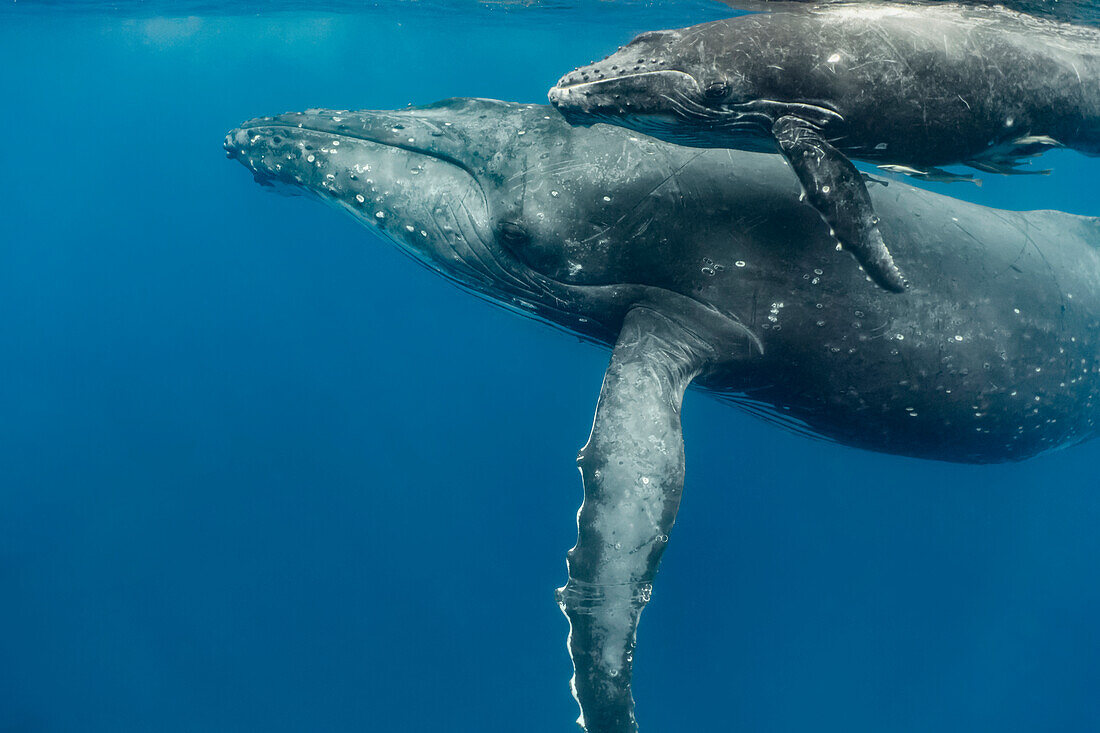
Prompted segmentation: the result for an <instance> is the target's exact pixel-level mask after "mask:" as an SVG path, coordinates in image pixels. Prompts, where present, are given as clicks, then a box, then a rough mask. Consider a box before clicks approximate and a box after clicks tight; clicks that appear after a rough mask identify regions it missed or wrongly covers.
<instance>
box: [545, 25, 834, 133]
mask: <svg viewBox="0 0 1100 733" xmlns="http://www.w3.org/2000/svg"><path fill="white" fill-rule="evenodd" d="M740 25H741V24H740V23H736V22H734V21H731V20H720V21H714V22H711V23H704V24H702V25H699V26H692V27H690V28H684V29H680V30H666V31H651V32H648V33H643V34H641V35H640V36H638V37H637V38H635V39H634V40H633V41H631V42H630V43H629V44H627V45H626V46H623V47H621V48H620V49H619V50H618V51H616V52H615V53H613V54H611V55H610V56H608V57H607V58H605V59H603V60H602V61H598V62H595V63H592V64H589V65H588V66H583V67H580V68H577V69H574V70H573V71H572V72H570V73H568V74H566V75H565V76H563V77H562V78H561V79H560V80H559V81H558V83H557V85H555V86H554V87H553V88H552V89H550V92H549V95H548V96H549V99H550V103H551V104H553V105H554V106H555V107H556V108H557V109H558V111H559V112H561V113H562V115H563V116H564V117H565V118H566V119H568V120H569V121H570V122H572V123H573V124H580V125H588V124H592V123H595V122H608V123H612V124H616V125H620V126H623V127H628V128H631V129H634V130H638V131H639V132H643V133H645V134H648V135H652V136H654V137H657V138H660V139H662V140H666V141H668V142H673V143H677V144H680V145H690V146H698V147H730V148H739V149H742V150H753V151H758V152H772V151H774V143H773V142H772V139H771V136H770V130H771V127H772V125H773V123H774V122H775V120H776V119H777V118H778V117H780V116H782V115H784V114H792V113H793V114H798V115H799V116H801V117H803V118H806V119H809V120H810V121H812V122H814V123H816V124H820V125H826V124H828V123H830V122H834V121H836V120H837V119H838V118H839V115H837V114H835V113H834V112H832V111H831V110H828V109H823V108H817V107H814V106H812V105H807V104H793V105H792V104H787V103H781V102H776V101H774V100H771V99H768V97H769V96H770V94H769V92H768V89H767V88H766V87H767V84H762V82H763V81H764V80H763V79H761V78H755V77H756V76H758V74H756V73H755V72H754V70H753V68H752V66H753V65H752V64H751V63H748V60H749V56H748V55H746V54H745V53H744V50H743V49H742V48H741V47H740V45H739V44H737V43H735V42H733V41H732V40H731V39H736V38H740V37H743V36H744V33H743V32H742V29H741V28H740Z"/></svg>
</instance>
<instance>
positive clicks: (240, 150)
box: [224, 99, 1100, 733]
mask: <svg viewBox="0 0 1100 733" xmlns="http://www.w3.org/2000/svg"><path fill="white" fill-rule="evenodd" d="M224 145H225V149H226V151H227V154H228V156H229V157H230V158H233V159H236V160H238V161H240V162H241V163H242V164H244V165H245V166H246V167H247V168H248V169H249V170H250V171H252V173H253V175H254V176H255V177H256V179H257V180H258V181H259V182H260V183H262V184H265V185H273V186H279V187H283V188H286V189H289V190H294V191H298V192H300V193H303V194H307V195H310V196H313V197H316V198H318V199H320V200H321V201H323V202H326V203H328V204H331V205H333V206H336V207H337V208H339V209H341V210H343V211H345V212H347V213H348V214H350V215H351V216H353V217H354V218H356V219H357V220H358V221H360V222H362V223H363V224H365V225H367V226H368V227H369V228H371V229H373V230H374V231H375V232H377V233H378V234H379V235H381V236H383V237H385V238H386V239H388V240H390V241H392V242H393V243H394V244H396V246H398V247H400V248H401V249H403V250H404V251H405V252H407V253H409V254H410V255H412V256H413V257H415V258H416V259H417V260H418V261H419V262H421V263H422V264H423V265H425V266H426V267H429V268H431V269H432V270H434V271H436V272H438V273H439V274H441V275H443V276H444V277H446V278H448V279H449V280H451V281H452V282H454V283H456V284H457V285H459V286H460V287H462V288H465V289H467V290H469V291H471V292H473V293H475V294H477V295H479V296H481V297H485V298H487V299H490V300H492V301H493V302H495V303H498V304H500V305H502V306H504V307H506V308H509V309H511V310H513V311H515V312H517V313H519V314H523V315H526V316H529V317H532V318H536V319H538V320H540V321H543V322H545V323H547V324H550V325H552V326H555V327H557V328H559V329H562V330H565V331H567V332H569V333H572V334H576V335H578V336H580V337H582V338H585V339H588V340H590V341H593V342H596V343H599V344H603V345H606V346H607V347H609V348H610V349H611V357H610V363H609V366H608V368H607V372H606V374H605V376H604V380H603V384H602V387H601V389H600V393H599V399H598V402H597V407H596V415H595V420H594V421H593V424H592V432H591V436H590V438H589V440H588V443H587V444H586V445H585V446H584V447H583V448H582V449H581V451H580V456H579V459H578V460H579V465H580V469H581V474H582V480H583V485H584V502H583V504H582V506H581V509H580V511H579V513H578V516H577V525H578V539H577V543H576V545H575V546H574V547H573V548H572V549H571V550H570V551H569V553H568V562H567V564H568V582H567V583H566V585H565V586H564V587H563V588H561V589H559V591H558V595H557V598H558V602H559V605H560V607H561V608H562V610H563V612H564V613H565V615H566V617H567V618H568V620H569V624H570V633H569V637H568V645H569V651H570V654H571V656H572V659H573V664H574V676H573V680H572V690H573V693H574V695H575V697H576V699H577V701H578V702H579V704H580V707H581V718H580V721H579V722H580V724H581V725H582V726H583V727H584V728H585V729H586V730H588V731H590V733H620V732H624V731H635V730H637V724H636V722H635V717H634V700H633V697H632V694H631V685H630V683H631V673H632V668H633V667H632V665H633V659H634V651H635V635H636V629H637V623H638V617H639V614H640V613H641V611H642V608H643V607H644V606H645V604H646V603H647V601H648V600H649V598H650V594H651V592H652V584H653V581H654V579H655V576H656V573H657V568H658V564H659V562H660V559H661V556H662V553H663V552H664V550H665V548H666V546H667V544H668V541H669V535H670V534H671V531H672V525H673V522H674V521H675V518H676V512H677V508H678V506H679V502H680V496H681V492H682V489H683V485H684V450H683V440H682V436H681V427H680V408H681V400H682V397H683V395H684V392H685V390H686V389H687V388H688V387H689V386H694V387H696V388H698V389H701V390H704V391H706V392H707V393H709V394H711V395H713V396H714V397H716V398H718V399H722V400H725V401H728V402H730V403H731V404H734V405H737V406H739V407H741V408H743V409H745V410H748V411H750V412H752V413H754V414H756V415H759V416H760V417H763V418H764V419H767V420H770V421H772V422H775V423H778V424H780V425H782V426H785V427H787V428H790V429H792V430H797V431H799V432H802V433H806V434H810V435H814V436H817V437H820V438H823V439H826V440H831V441H836V442H838V443H843V444H847V445H851V446H856V447H860V448H865V449H869V450H876V451H883V452H888V453H896V454H903V455H909V456H917V457H922V458H928V459H936V460H943V461H957V462H968V463H989V462H1001V461H1016V460H1022V459H1025V458H1028V457H1029V456H1033V455H1036V454H1038V453H1041V452H1044V451H1049V450H1053V449H1056V448H1060V447H1064V446H1068V445H1071V444H1074V443H1077V442H1080V441H1083V440H1086V439H1088V438H1090V437H1093V436H1094V435H1095V434H1096V431H1097V421H1098V419H1100V415H1098V405H1100V401H1098V398H1100V351H1098V346H1100V344H1098V340H1100V286H1098V284H1100V220H1097V219H1094V218H1088V217H1079V216H1072V215H1069V214H1062V213H1058V212H1049V211H1043V212H1025V213H1018V212H1010V211H1000V210H995V209H989V208H984V207H981V206H977V205H974V204H969V203H964V202H961V201H957V200H954V199H951V198H947V197H944V196H941V195H937V194H935V193H931V192H927V191H921V190H918V189H914V188H912V187H909V186H906V185H904V184H891V185H890V186H889V187H888V188H887V187H882V186H875V187H874V190H873V191H872V192H871V197H872V199H873V201H874V204H875V207H876V209H877V211H878V212H879V215H880V217H881V221H880V226H881V227H882V230H883V232H884V234H886V235H887V236H889V237H890V238H891V241H893V242H894V244H895V247H896V249H897V251H898V253H899V254H900V255H901V256H904V257H905V259H906V262H907V263H909V264H908V267H909V269H910V271H911V272H913V273H914V274H915V275H918V277H917V278H915V280H914V284H913V286H912V287H911V289H910V292H909V295H908V297H907V298H906V299H904V301H903V300H901V299H898V298H895V297H893V296H892V295H890V294H889V293H887V292H885V291H883V290H882V289H880V288H878V287H877V286H875V285H874V284H872V283H869V282H867V280H866V278H865V277H863V276H862V275H860V274H859V273H858V272H857V271H856V270H855V268H849V267H843V266H840V265H838V263H837V262H836V261H835V258H834V257H832V256H831V253H830V252H829V251H828V250H829V248H828V247H826V246H825V245H826V244H827V243H828V234H827V232H826V231H824V228H823V227H821V226H820V221H819V219H818V216H817V214H816V213H814V212H813V211H812V210H811V209H809V208H808V207H806V206H805V205H804V204H802V203H801V202H800V191H799V187H798V184H797V182H796V181H795V180H794V179H793V178H792V177H791V176H790V175H789V171H788V170H787V168H786V167H785V166H784V165H783V162H782V159H781V158H780V157H779V156H775V155H766V154H759V153H751V152H740V151H735V150H698V149H692V148H685V147H680V146H676V145H670V144H667V143H663V142H661V141H658V140H656V139H653V138H650V137H646V136H639V135H635V134H634V133H632V132H630V131H628V130H625V129H623V128H621V127H616V126H609V125H595V126H592V127H589V128H583V127H572V126H570V125H569V124H568V123H567V122H566V121H564V120H563V119H562V118H561V117H560V116H559V115H557V114H556V113H554V111H553V110H552V109H551V108H550V107H547V106H537V105H523V104H512V103H505V102H497V101H491V100H480V99H451V100H446V101H443V102H440V103H437V104H434V105H430V106H426V107H414V108H409V109H405V110H401V111H355V112H349V111H337V110H320V109H318V110H310V111H306V112H302V113H291V114H283V115H278V116H274V117H261V118H258V119H254V120H251V121H249V122H247V123H245V124H244V125H242V126H241V127H239V128H238V129H235V130H233V131H232V132H230V133H229V135H228V136H227V137H226V139H225V143H224ZM733 445H734V444H733V443H731V449H734V448H733V447H732V446H733Z"/></svg>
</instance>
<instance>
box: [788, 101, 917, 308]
mask: <svg viewBox="0 0 1100 733" xmlns="http://www.w3.org/2000/svg"><path fill="white" fill-rule="evenodd" d="M772 134H773V135H775V139H776V142H777V143H778V144H779V149H780V150H781V151H782V152H783V155H784V156H785V157H786V158H787V160H788V162H790V164H791V167H792V168H794V172H795V174H796V175H797V176H798V180H799V181H801V182H802V188H803V189H804V190H805V192H806V198H807V200H808V201H809V202H810V205H812V206H813V207H814V208H815V209H817V211H818V213H820V214H821V216H822V218H823V219H825V222H826V223H827V224H828V225H829V226H830V227H831V228H832V230H833V234H834V236H836V238H837V239H838V240H839V241H840V243H841V244H842V245H843V246H844V247H845V248H847V249H848V250H849V251H850V252H851V253H852V254H853V255H854V256H855V258H856V259H857V260H858V261H859V263H860V264H861V265H863V269H864V270H865V271H866V272H867V274H868V275H869V276H870V277H871V279H872V280H874V281H875V283H877V284H878V285H879V286H881V287H883V288H885V289H886V290H889V291H892V292H895V293H900V292H903V291H904V290H905V288H906V287H907V284H906V282H905V278H903V277H902V275H901V271H900V270H898V266H897V265H895V264H894V258H893V257H892V256H891V255H890V251H889V250H888V249H887V248H886V243H885V242H883V241H882V234H881V233H880V232H879V229H878V217H877V216H875V210H874V207H873V206H872V205H871V196H870V195H869V194H868V193H867V187H866V185H865V184H864V182H863V176H862V175H861V174H860V172H859V171H858V170H857V169H856V167H855V166H854V165H852V161H850V160H848V159H847V158H846V157H845V156H844V155H843V154H842V153H841V152H840V151H839V150H837V149H836V148H834V147H833V146H832V145H830V144H829V143H828V142H827V141H826V140H825V138H823V137H822V136H821V134H820V133H819V132H818V130H817V129H816V128H815V127H814V126H813V125H812V124H810V123H809V122H807V121H806V120H803V119H801V118H799V117H793V116H790V115H787V116H784V117H780V118H779V119H778V120H776V121H775V124H774V125H773V126H772Z"/></svg>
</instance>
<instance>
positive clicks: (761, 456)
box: [0, 0, 1100, 733]
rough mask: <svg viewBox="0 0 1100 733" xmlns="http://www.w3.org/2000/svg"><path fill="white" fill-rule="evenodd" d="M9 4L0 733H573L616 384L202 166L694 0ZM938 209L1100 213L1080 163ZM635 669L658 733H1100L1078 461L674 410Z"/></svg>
mask: <svg viewBox="0 0 1100 733" xmlns="http://www.w3.org/2000/svg"><path fill="white" fill-rule="evenodd" d="M310 7H311V6H309V5H307V4H305V3H287V4H285V5H278V6H276V5H269V4H262V3H256V2H252V3H242V4H233V3H217V2H212V1H211V2H205V3H185V4H178V3H168V2H163V3H141V2H113V3H100V2H83V3H49V4H46V3H43V4H32V3H26V2H23V1H22V0H21V1H20V2H18V3H13V2H6V3H5V5H4V7H2V8H0V120H3V130H4V132H5V135H4V141H5V143H6V144H5V146H4V154H3V172H2V175H0V220H2V222H3V225H2V228H0V232H2V233H3V234H2V236H0V309H2V310H0V312H3V313H4V314H5V317H4V318H2V319H0V343H2V344H3V348H2V349H0V731H2V732H3V733H69V732H73V733H97V732H99V731H111V732H112V733H129V732H134V733H139V732H141V733H144V732H150V731H157V732H160V731H164V732H175V731H179V732H181V733H183V732H187V733H192V732H194V731H210V732H221V731H226V732H230V731H232V732H251V731H264V732H265V733H276V732H279V731H403V732H405V731H407V732H417V731H431V732H433V733H434V732H436V731H479V732H485V733H488V732H489V731H501V732H509V733H513V732H515V731H525V732H526V731H530V732H531V733H537V732H539V731H562V730H569V729H570V725H571V723H570V721H572V720H573V719H574V718H575V717H576V707H575V703H574V702H573V700H572V698H571V697H570V695H569V691H568V687H567V680H568V678H569V675H570V672H571V666H570V661H569V657H568V655H567V652H566V648H565V635H566V631H567V624H566V621H565V619H564V617H563V616H562V615H561V613H560V612H559V610H558V608H557V606H556V605H555V603H554V599H553V589H554V588H555V587H557V586H559V585H561V584H562V583H563V582H564V580H565V564H564V555H565V551H566V549H568V548H569V547H570V546H571V545H572V544H573V542H574V540H575V536H576V526H575V523H574V519H575V513H576V510H577V506H578V505H579V503H580V497H581V487H580V482H579V480H578V476H577V471H576V468H575V465H574V461H573V458H574V456H575V453H576V450H577V449H578V447H579V446H580V445H581V444H582V443H583V442H584V440H585V438H586V436H587V431H588V429H589V427H590V425H591V416H592V412H593V409H594V406H595V399H596V396H597V394H598V391H599V386H600V381H601V377H602V373H603V369H604V367H605V366H606V362H607V358H608V355H607V353H606V352H605V351H603V350H601V349H599V348H596V347H593V346H590V345H585V344H581V343H578V342H577V341H576V340H575V339H571V338H570V337H568V336H565V335H563V334H561V333H558V332H554V331H551V330H549V329H547V328H545V327H543V326H540V325H538V324H535V323H533V322H529V321H524V320H522V319H520V318H517V317H516V316H515V315H514V314H511V313H508V312H505V311H503V310H499V309H496V308H494V307H492V306H490V305H488V304H486V303H483V302H481V301H479V300H475V299H473V298H471V297H469V296H468V295H467V294H464V293H462V292H460V291H459V290H457V289H456V288H454V287H453V286H451V285H449V284H447V283H446V282H444V281H443V280H441V279H439V278H437V277H434V276H433V275H432V274H431V273H428V272H426V271H425V270H423V269H421V268H419V267H416V266H414V265H413V263H411V262H410V261H409V260H408V259H407V258H405V257H404V256H402V255H400V254H399V253H398V252H396V251H395V250H394V249H393V248H392V247H391V246H390V245H389V244H387V243H386V242H385V241H383V240H382V239H380V238H378V237H377V236H376V235H374V234H372V233H371V232H369V231H367V230H365V229H363V228H362V227H360V226H359V225H358V224H356V223H355V222H354V221H352V220H351V219H349V218H345V217H341V216H338V215H336V214H335V213H334V212H333V211H331V210H329V209H326V208H325V207H321V206H318V205H317V204H316V203H313V202H311V201H308V200H305V199H288V198H280V197H277V196H272V195H269V194H268V193H266V192H265V191H264V190H263V189H261V188H260V187H259V186H257V185H256V184H255V183H254V182H253V181H252V179H251V177H250V176H249V175H248V174H247V172H246V171H244V170H243V169H242V168H241V166H240V165H238V164H237V163H234V162H229V161H226V160H225V159H224V156H223V151H222V150H221V141H222V138H223V135H224V134H225V132H226V131H227V130H228V129H229V128H231V127H233V126H235V125H236V124H238V123H239V122H240V121H242V120H244V119H246V118H249V117H253V116H256V115H260V114H268V113H275V112H281V111H286V110H298V109H304V108H307V107H315V106H328V107H336V108H391V107H402V106H405V105H406V104H408V103H417V104H419V103H427V102H431V101H435V100H437V99H440V98H443V97H448V96H485V97H496V98H502V99H512V100H519V101H532V102H541V101H543V100H544V99H545V91H546V89H547V88H548V87H549V86H550V85H551V84H552V83H553V82H554V81H555V80H556V79H557V78H558V76H559V75H560V74H561V72H562V71H563V70H567V69H569V68H572V67H573V66H575V65H577V64H578V63H583V62H588V61H590V60H591V59H594V58H597V57H599V56H601V55H603V54H605V53H606V52H608V51H610V50H612V49H614V48H615V47H616V46H618V45H620V44H622V43H623V42H624V41H626V40H628V39H629V38H631V37H632V36H633V35H634V34H635V33H637V32H640V31H643V30H647V29H652V28H659V27H672V26H680V25H688V24H691V23H695V22H701V21H704V20H709V19H713V18H718V17H723V16H724V15H727V14H728V13H729V11H728V9H727V8H725V7H724V6H722V5H720V4H718V3H711V2H705V1H704V0H685V1H684V2H677V3H647V2H640V1H638V2H625V1H621V0H620V1H618V2H596V1H595V0H592V1H587V0H586V1H581V0H578V1H577V2H568V3H567V2H555V3H545V4H542V5H534V6H529V5H527V4H523V3H517V4H504V3H501V4H488V3H485V4H482V3H477V2H474V1H473V0H469V1H468V2H457V3H446V2H442V0H439V1H437V2H427V1H423V2H412V1H405V2H401V1H397V0H395V1H393V2H375V3H365V4H353V3H343V4H341V3H328V4H325V5H324V7H323V8H321V6H313V7H314V8H321V9H312V10H311V9H309V8H310ZM1043 163H1044V164H1045V165H1053V166H1054V167H1055V175H1053V176H1049V177H1039V176H1036V177H1020V178H1013V179H1006V178H999V177H995V176H989V177H986V181H985V185H984V187H982V188H980V189H979V188H976V187H973V186H968V185H955V186H951V187H946V186H943V185H939V186H935V185H933V187H935V188H937V190H941V191H946V192H949V193H951V194H952V195H955V196H960V197H966V198H969V199H971V200H975V201H979V202H981V203H985V204H989V205H996V206H1002V207H1006V208H1058V209H1062V210H1066V211H1071V212H1075V213H1086V214H1097V213H1100V211H1098V210H1097V207H1096V193H1095V192H1096V178H1097V171H1098V168H1097V163H1096V161H1095V160H1093V161H1089V160H1087V159H1084V158H1082V157H1081V156H1078V155H1076V154H1073V153H1056V154H1049V155H1048V156H1047V157H1046V159H1044V161H1043ZM684 424H685V439H686V448H687V457H688V475H687V484H686V488H685V499H684V503H683V506H682V508H681V511H680V515H679V519H678V523H677V527H676V531H675V533H674V535H673V538H672V541H671V543H670V549H669V551H668V553H667V554H666V556H665V560H664V563H663V565H662V571H661V574H660V577H659V579H658V583H657V585H656V588H655V592H654V599H653V602H652V603H651V604H650V606H649V607H648V609H647V610H646V612H645V614H644V617H643V620H642V625H641V630H640V638H639V650H638V655H637V666H636V671H635V695H636V697H637V699H638V715H639V719H640V721H641V723H642V725H643V729H644V730H649V731H677V732H678V731H691V732H694V731H729V730H736V731H776V732H780V731H791V732H793V731H806V730H812V731H819V732H822V733H824V732H827V731H844V732H846V733H850V732H853V731H876V732H877V731H891V732H894V731H896V732H899V733H910V732H911V733H917V732H921V733H923V732H925V731H933V730H935V731H951V732H955V731H958V732H960V733H961V732H964V731H965V732H967V733H971V732H973V731H998V732H999V733H1006V732H1010V731H1020V732H1034V731H1071V732H1075V731H1093V730H1100V622H1098V619H1100V583H1097V577H1098V572H1097V565H1098V560H1100V532H1098V531H1097V528H1098V527H1100V491H1098V490H1097V489H1098V488H1100V487H1098V485H1097V484H1098V482H1097V479H1096V474H1097V471H1096V467H1097V465H1098V463H1100V460H1098V459H1100V443H1091V444H1086V445H1083V446H1079V447H1076V448H1072V449H1069V450H1065V451H1061V452H1057V453H1053V454H1050V455H1047V456H1042V457H1039V458H1036V459H1033V460H1031V461H1028V462H1025V463H1022V464H1016V465H1004V466H987V467H971V466H958V465H947V464H940V463H931V462H921V461H915V460H910V459H903V458H897V457H892V456H884V455H876V454H871V453H866V452H860V451H856V450H852V449H847V448H842V447H838V446H834V445H827V444H822V443H816V442H811V441H807V440H806V439H804V438H801V437H798V436H794V435H789V434H787V433H784V432H782V431H780V430H779V429H778V428H775V427H773V426H770V425H767V424H764V423H761V422H759V421H757V420H755V419H753V418H750V417H748V416H745V415H743V414H741V413H739V412H737V411H736V410H734V409H731V408H729V407H726V406H724V405H721V404H719V403H717V402H714V401H711V400H709V399H708V398H706V397H705V396H703V395H700V394H689V395H688V397H687V400H686V402H685V408H684Z"/></svg>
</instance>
